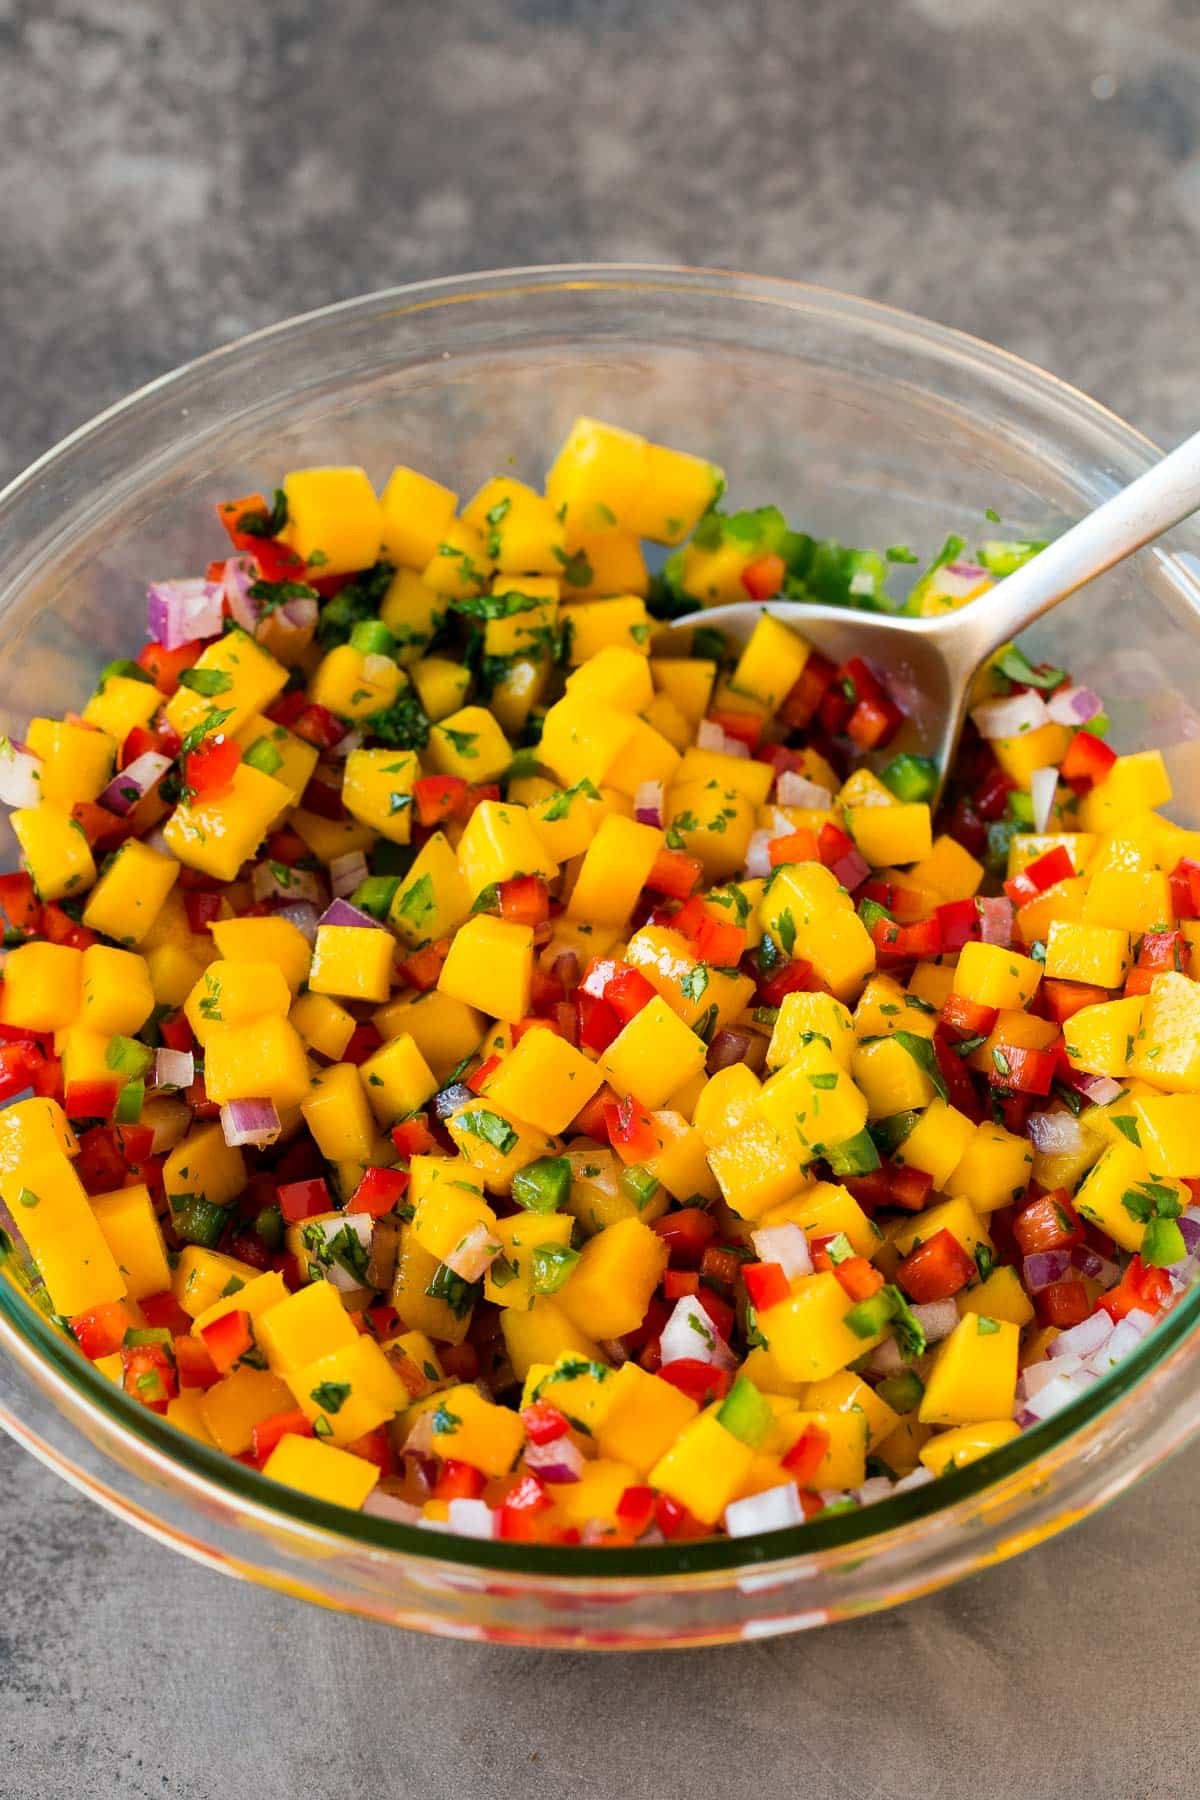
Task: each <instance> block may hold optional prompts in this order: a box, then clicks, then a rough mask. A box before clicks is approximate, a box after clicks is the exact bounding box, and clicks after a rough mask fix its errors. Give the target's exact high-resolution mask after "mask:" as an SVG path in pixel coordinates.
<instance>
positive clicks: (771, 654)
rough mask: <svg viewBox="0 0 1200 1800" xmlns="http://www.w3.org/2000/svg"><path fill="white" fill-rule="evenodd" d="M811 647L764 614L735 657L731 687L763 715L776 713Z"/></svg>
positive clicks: (798, 675) (795, 679)
mask: <svg viewBox="0 0 1200 1800" xmlns="http://www.w3.org/2000/svg"><path fill="white" fill-rule="evenodd" d="M811 648H812V646H811V645H810V644H807V643H806V642H805V641H804V639H803V638H802V637H800V636H799V635H798V633H796V632H794V631H792V630H790V629H789V628H788V626H786V625H784V624H782V623H781V622H780V621H779V620H778V619H775V618H772V616H771V615H770V614H769V613H764V614H763V616H762V617H761V618H760V619H759V620H758V621H757V623H756V624H755V627H754V630H753V631H752V632H751V634H750V638H749V641H748V642H747V644H746V647H745V649H744V650H743V651H742V654H741V656H740V657H739V658H738V662H737V667H736V668H735V670H734V672H733V681H734V685H735V687H736V688H737V689H738V690H739V691H740V692H743V693H746V694H752V695H753V696H754V697H755V699H756V700H757V701H758V702H759V703H760V705H761V707H762V710H763V711H764V712H768V713H773V712H777V711H778V709H779V706H780V704H781V703H782V701H783V700H784V698H785V697H786V695H787V694H788V692H789V690H790V689H791V688H792V687H793V686H794V685H795V683H796V682H797V681H798V680H799V678H800V676H801V674H802V673H803V671H804V665H805V664H806V663H807V661H808V658H809V655H810V653H811Z"/></svg>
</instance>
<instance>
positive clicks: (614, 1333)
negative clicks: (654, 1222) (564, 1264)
mask: <svg viewBox="0 0 1200 1800" xmlns="http://www.w3.org/2000/svg"><path fill="white" fill-rule="evenodd" d="M666 1266H667V1247H666V1244H665V1243H664V1242H663V1240H662V1238H660V1237H659V1236H658V1235H657V1233H655V1232H653V1231H652V1230H651V1229H650V1227H649V1226H648V1225H646V1224H643V1222H642V1220H641V1219H619V1220H618V1221H617V1223H616V1224H615V1225H610V1226H609V1227H608V1228H607V1230H605V1231H599V1232H597V1233H596V1236H595V1237H593V1238H589V1239H588V1241H587V1243H586V1244H585V1245H584V1247H583V1249H582V1251H581V1252H580V1255H579V1261H578V1262H577V1263H576V1265H575V1268H574V1270H573V1271H572V1273H571V1276H570V1278H569V1280H568V1281H567V1282H566V1284H565V1286H563V1287H562V1288H560V1290H559V1292H558V1293H557V1294H556V1296H555V1299H556V1300H557V1302H558V1305H559V1306H560V1307H561V1308H562V1311H563V1312H564V1313H565V1314H566V1316H567V1318H568V1319H570V1320H571V1322H572V1323H573V1324H574V1325H577V1326H578V1328H579V1330H580V1331H582V1332H584V1333H585V1334H586V1335H587V1336H588V1337H590V1338H596V1339H598V1338H615V1337H623V1336H624V1335H625V1333H626V1332H627V1331H636V1329H637V1327H638V1326H639V1325H640V1324H641V1322H642V1320H643V1319H644V1318H645V1316H646V1309H647V1308H648V1306H649V1305H650V1300H651V1297H652V1295H653V1293H654V1290H655V1288H656V1287H657V1286H658V1283H659V1281H660V1280H661V1279H662V1272H663V1270H664V1269H665V1268H666Z"/></svg>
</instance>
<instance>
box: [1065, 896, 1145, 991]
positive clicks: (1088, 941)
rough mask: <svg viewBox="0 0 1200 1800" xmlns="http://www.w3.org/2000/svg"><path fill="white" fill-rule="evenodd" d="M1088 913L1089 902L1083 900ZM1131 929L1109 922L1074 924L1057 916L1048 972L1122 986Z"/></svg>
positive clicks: (1098, 985) (1127, 963)
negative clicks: (1116, 927) (1118, 929)
mask: <svg viewBox="0 0 1200 1800" xmlns="http://www.w3.org/2000/svg"><path fill="white" fill-rule="evenodd" d="M1084 913H1085V916H1086V913H1087V902H1086V901H1085V902H1084ZM1129 963H1130V948H1129V933H1128V932H1127V931H1117V930H1114V929H1113V928H1112V927H1110V926H1107V925H1073V924H1070V923H1068V922H1067V921H1064V920H1055V921H1054V922H1053V923H1052V924H1051V926H1050V934H1049V936H1048V937H1047V939H1046V961H1045V964H1044V968H1045V972H1046V974H1047V976H1052V977H1056V978H1057V979H1059V980H1062V981H1088V982H1092V983H1094V984H1095V985H1096V986H1097V987H1106V988H1116V987H1120V986H1121V984H1122V983H1123V982H1124V980H1125V976H1126V974H1127V973H1128V970H1129Z"/></svg>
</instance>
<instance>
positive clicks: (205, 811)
mask: <svg viewBox="0 0 1200 1800" xmlns="http://www.w3.org/2000/svg"><path fill="white" fill-rule="evenodd" d="M288 801H289V796H288V791H287V789H286V788H285V787H284V786H283V784H282V783H281V782H278V781H276V780H275V778H274V776H272V775H264V774H263V773H262V772H261V770H259V769H254V768H251V767H250V765H249V764H248V763H244V762H241V763H239V764H238V766H237V768H236V769H235V770H234V772H233V784H232V786H231V788H230V790H229V791H228V793H225V794H221V795H218V796H215V797H213V798H209V799H204V800H196V801H192V802H191V803H190V804H185V803H184V802H182V801H181V802H180V804H179V805H178V806H177V807H176V808H175V811H174V812H173V813H172V814H171V816H170V818H169V819H168V820H167V822H166V824H165V825H164V826H163V837H164V838H165V839H166V842H167V846H168V848H169V849H170V851H171V854H172V855H173V856H175V857H177V858H178V860H179V861H180V862H181V863H186V864H187V865H188V867H189V868H192V869H199V870H200V872H201V874H204V875H213V876H215V877H216V879H217V880H218V881H233V880H234V879H235V877H236V876H237V872H238V870H239V869H240V868H241V866H242V864H243V863H244V862H246V861H247V859H248V858H249V857H251V856H253V854H254V852H255V850H256V849H257V848H258V846H259V844H260V843H261V842H262V839H263V837H264V835H265V833H266V832H267V831H268V830H269V829H270V827H271V825H272V824H273V823H274V821H275V820H276V819H277V818H278V817H279V815H280V813H281V812H282V811H283V809H284V807H286V806H287V805H288ZM129 848H132V846H129ZM113 866H114V867H116V865H115V864H114V865H113ZM109 873H110V874H111V873H112V871H111V870H110V871H109ZM134 941H135V942H136V941H137V940H136V939H135V940H134Z"/></svg>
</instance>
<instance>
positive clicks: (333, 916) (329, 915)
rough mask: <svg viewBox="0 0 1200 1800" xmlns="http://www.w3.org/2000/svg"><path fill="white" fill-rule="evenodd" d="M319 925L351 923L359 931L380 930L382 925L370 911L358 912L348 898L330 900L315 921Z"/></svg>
mask: <svg viewBox="0 0 1200 1800" xmlns="http://www.w3.org/2000/svg"><path fill="white" fill-rule="evenodd" d="M317 923H318V924H319V925H351V926H353V927H354V928H355V929H356V930H359V931H382V930H383V926H382V925H381V924H380V923H379V920H378V919H373V918H372V917H371V915H370V913H365V912H360V911H359V909H358V907H357V906H351V904H350V902H349V901H348V900H343V899H341V898H338V899H336V900H331V901H330V903H329V905H328V906H327V907H326V908H325V911H324V912H323V913H322V914H321V917H320V919H319V920H318V921H317Z"/></svg>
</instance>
